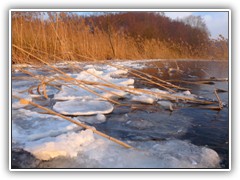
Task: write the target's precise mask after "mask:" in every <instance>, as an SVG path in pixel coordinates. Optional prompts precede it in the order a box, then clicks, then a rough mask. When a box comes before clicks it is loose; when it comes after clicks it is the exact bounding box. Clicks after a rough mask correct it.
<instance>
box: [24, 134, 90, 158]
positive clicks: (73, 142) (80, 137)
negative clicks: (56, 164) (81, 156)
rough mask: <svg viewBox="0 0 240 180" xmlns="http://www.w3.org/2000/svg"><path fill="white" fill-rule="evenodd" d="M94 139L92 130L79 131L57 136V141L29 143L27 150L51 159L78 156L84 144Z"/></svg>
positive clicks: (39, 156)
mask: <svg viewBox="0 0 240 180" xmlns="http://www.w3.org/2000/svg"><path fill="white" fill-rule="evenodd" d="M92 141H94V136H93V132H92V131H91V130H85V131H81V132H79V133H75V132H71V133H67V134H63V135H60V136H58V137H56V139H55V141H49V142H45V143H41V144H37V143H36V142H32V143H29V144H28V146H27V147H26V150H27V151H29V152H31V153H32V154H33V155H35V156H36V157H37V158H38V159H41V160H49V159H51V158H55V157H58V156H68V157H76V156H77V153H78V151H80V149H82V146H86V145H87V144H89V143H90V142H92Z"/></svg>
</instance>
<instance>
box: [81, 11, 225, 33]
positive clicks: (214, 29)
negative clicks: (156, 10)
mask: <svg viewBox="0 0 240 180" xmlns="http://www.w3.org/2000/svg"><path fill="white" fill-rule="evenodd" d="M96 13H97V12H79V13H78V14H79V15H85V16H89V15H91V14H96ZM165 15H166V16H167V17H170V18H171V19H177V18H179V19H181V18H184V17H186V16H189V15H194V16H201V17H202V18H203V19H204V21H205V23H206V25H207V27H208V29H209V31H210V33H211V38H217V37H218V35H219V34H221V35H223V36H224V37H225V38H227V37H228V12H165Z"/></svg>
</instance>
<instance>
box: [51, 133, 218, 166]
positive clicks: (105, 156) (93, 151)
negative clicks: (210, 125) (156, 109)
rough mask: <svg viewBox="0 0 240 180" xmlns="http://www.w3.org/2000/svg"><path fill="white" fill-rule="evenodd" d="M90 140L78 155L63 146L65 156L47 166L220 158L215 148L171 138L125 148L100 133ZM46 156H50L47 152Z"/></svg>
mask: <svg viewBox="0 0 240 180" xmlns="http://www.w3.org/2000/svg"><path fill="white" fill-rule="evenodd" d="M88 142H89V143H84V144H80V145H79V146H80V147H76V149H75V150H76V151H78V155H77V156H73V158H67V156H69V155H67V154H69V152H71V151H70V150H63V149H61V150H62V151H61V152H59V154H64V153H65V154H66V158H65V159H59V158H57V159H55V160H52V161H48V162H47V163H46V165H47V167H62V168H67V167H69V166H70V167H78V168H217V167H219V162H220V158H219V156H218V154H217V153H216V152H215V151H213V150H211V149H208V148H205V147H199V146H195V145H193V144H191V143H188V142H185V141H180V140H168V141H163V142H161V143H154V142H150V143H148V142H139V143H138V145H137V149H126V148H122V147H120V146H118V145H116V144H114V143H112V142H110V141H107V140H105V139H99V138H97V137H96V138H95V139H94V141H88ZM55 144H56V143H55ZM65 145H66V144H65ZM67 145H68V143H67ZM72 147H73V146H72ZM55 149H56V148H55ZM63 151H64V152H63ZM54 152H56V151H54ZM66 152H67V153H66ZM73 153H74V152H73ZM75 154H76V153H74V155H75ZM53 155H55V154H53ZM58 156H60V155H58ZM47 157H49V155H48V154H47ZM55 157H56V156H55Z"/></svg>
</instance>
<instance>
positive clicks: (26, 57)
mask: <svg viewBox="0 0 240 180" xmlns="http://www.w3.org/2000/svg"><path fill="white" fill-rule="evenodd" d="M11 18H12V21H11V23H12V29H11V31H12V63H34V62H37V59H38V58H40V59H43V60H45V61H48V62H51V63H54V62H59V61H67V60H74V61H90V60H91V61H95V60H114V59H123V60H124V59H214V60H227V59H228V39H226V38H224V37H223V36H222V35H219V38H218V39H211V38H210V33H209V31H208V29H207V27H206V24H205V22H204V20H203V19H202V18H201V17H200V16H188V17H186V18H184V19H181V20H172V19H170V18H168V17H166V16H165V15H164V13H163V12H121V13H95V14H92V15H91V16H80V15H79V14H78V13H76V12H12V17H11Z"/></svg>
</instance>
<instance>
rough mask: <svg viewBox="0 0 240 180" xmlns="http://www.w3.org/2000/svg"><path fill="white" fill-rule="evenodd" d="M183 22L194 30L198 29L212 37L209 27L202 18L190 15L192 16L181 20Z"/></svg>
mask: <svg viewBox="0 0 240 180" xmlns="http://www.w3.org/2000/svg"><path fill="white" fill-rule="evenodd" d="M181 21H182V22H183V23H184V24H187V25H190V26H191V27H193V28H198V29H200V30H202V31H204V32H205V33H207V35H210V32H209V30H208V28H207V25H206V23H205V21H204V19H203V18H202V17H201V16H193V15H190V16H187V17H185V18H183V19H181Z"/></svg>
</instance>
